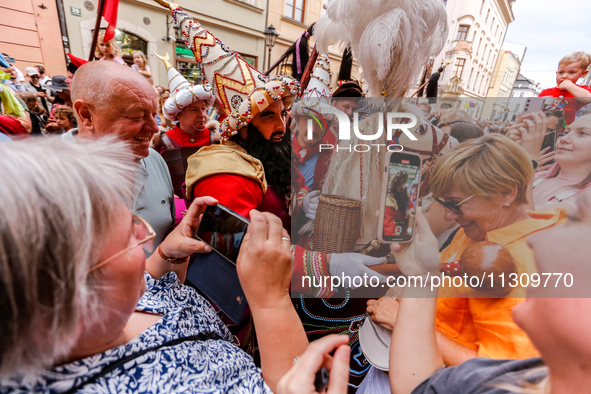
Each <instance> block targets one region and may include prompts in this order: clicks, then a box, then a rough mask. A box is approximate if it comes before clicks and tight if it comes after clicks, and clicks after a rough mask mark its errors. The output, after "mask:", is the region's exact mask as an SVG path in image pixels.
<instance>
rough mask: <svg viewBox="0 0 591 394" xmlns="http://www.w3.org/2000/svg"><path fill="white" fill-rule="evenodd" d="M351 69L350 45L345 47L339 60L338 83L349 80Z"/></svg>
mask: <svg viewBox="0 0 591 394" xmlns="http://www.w3.org/2000/svg"><path fill="white" fill-rule="evenodd" d="M352 68H353V52H351V45H347V47H346V48H345V51H344V52H343V58H342V60H341V68H340V70H339V78H338V80H339V81H350V80H351V69H352Z"/></svg>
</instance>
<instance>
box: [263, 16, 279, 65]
mask: <svg viewBox="0 0 591 394" xmlns="http://www.w3.org/2000/svg"><path fill="white" fill-rule="evenodd" d="M263 34H264V35H265V46H266V47H267V48H269V60H268V61H267V63H268V64H267V68H270V67H271V49H273V47H274V46H275V41H276V40H277V37H279V33H278V32H277V30H275V26H273V25H270V26H269V27H267V30H265V32H264V33H263ZM263 63H264V59H263ZM264 68H265V67H263V69H264Z"/></svg>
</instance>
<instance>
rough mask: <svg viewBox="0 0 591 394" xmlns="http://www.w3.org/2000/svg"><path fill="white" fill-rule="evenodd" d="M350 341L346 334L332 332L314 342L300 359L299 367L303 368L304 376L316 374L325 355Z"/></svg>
mask: <svg viewBox="0 0 591 394" xmlns="http://www.w3.org/2000/svg"><path fill="white" fill-rule="evenodd" d="M348 341H349V337H348V336H346V335H337V334H332V335H327V336H325V337H324V338H321V339H319V340H317V341H314V342H312V343H311V344H310V345H309V346H308V349H306V351H305V352H304V354H302V356H301V357H300V359H299V360H298V367H299V368H301V374H302V376H314V374H316V371H318V370H319V369H320V367H321V366H322V363H323V361H324V355H327V354H329V353H330V352H332V351H333V349H335V348H337V347H339V346H343V345H345V344H346V343H347V342H348ZM347 365H348V362H347Z"/></svg>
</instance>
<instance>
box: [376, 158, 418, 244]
mask: <svg viewBox="0 0 591 394" xmlns="http://www.w3.org/2000/svg"><path fill="white" fill-rule="evenodd" d="M420 180H421V158H420V156H419V155H417V154H414V153H406V152H388V154H387V155H386V166H385V168H384V175H383V178H382V201H381V204H380V219H379V229H378V238H379V239H380V240H381V241H382V242H410V241H411V240H412V238H413V236H414V231H415V211H416V208H417V204H418V200H419V190H420Z"/></svg>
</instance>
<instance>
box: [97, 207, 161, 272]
mask: <svg viewBox="0 0 591 394" xmlns="http://www.w3.org/2000/svg"><path fill="white" fill-rule="evenodd" d="M131 222H132V231H133V236H134V238H135V239H136V240H138V242H137V243H135V244H133V245H131V246H130V247H128V248H125V249H123V250H122V251H120V252H118V253H115V254H114V255H113V256H111V257H109V258H108V259H106V260H103V261H102V262H100V263H98V264H97V265H95V266H94V267H92V268H91V269H90V270H89V271H88V272H92V271H94V270H95V269H97V268H100V267H102V266H103V265H105V264H107V263H109V262H111V261H112V260H114V259H115V258H117V257H119V256H121V255H122V254H123V253H125V252H127V251H129V250H131V249H133V248H135V247H136V246H140V245H141V246H142V249H144V251H146V252H147V253H151V252H152V251H154V238H155V237H156V232H155V231H154V229H153V228H152V226H150V224H149V223H148V222H146V221H145V220H144V219H142V218H141V217H139V216H136V215H133V216H132V217H131Z"/></svg>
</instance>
